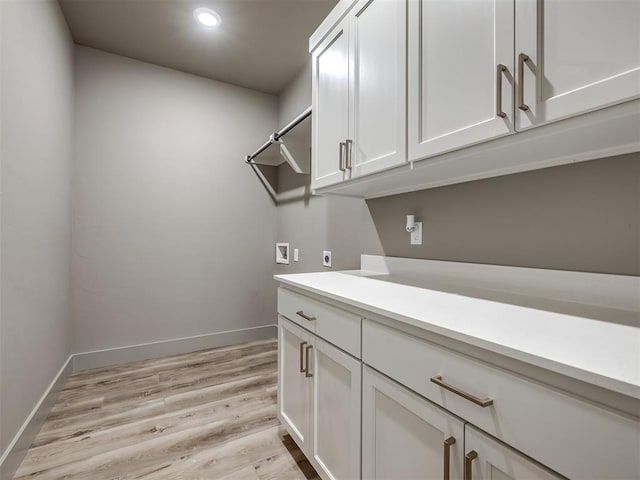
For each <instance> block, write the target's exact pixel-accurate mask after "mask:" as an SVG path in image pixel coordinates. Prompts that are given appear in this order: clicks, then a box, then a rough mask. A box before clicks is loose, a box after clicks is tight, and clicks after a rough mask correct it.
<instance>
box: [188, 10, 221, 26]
mask: <svg viewBox="0 0 640 480" xmlns="http://www.w3.org/2000/svg"><path fill="white" fill-rule="evenodd" d="M193 16H194V17H195V19H196V20H198V21H199V22H200V23H201V24H202V25H204V26H205V27H217V26H218V25H220V23H221V22H222V20H221V19H220V15H218V14H217V13H216V12H214V11H213V10H211V9H210V8H196V9H195V10H194V11H193Z"/></svg>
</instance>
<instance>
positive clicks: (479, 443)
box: [464, 424, 562, 480]
mask: <svg viewBox="0 0 640 480" xmlns="http://www.w3.org/2000/svg"><path fill="white" fill-rule="evenodd" d="M464 435H465V437H464V442H465V450H466V455H465V469H466V474H465V478H468V479H471V478H473V480H533V479H535V480H559V479H560V478H562V477H559V476H557V475H555V474H554V473H552V472H551V471H550V470H547V469H546V468H545V467H543V466H541V465H539V464H537V463H535V462H534V461H532V460H529V459H528V458H527V457H524V456H522V455H520V454H519V453H518V452H516V451H515V450H512V449H511V448H509V447H507V446H505V445H503V444H502V443H500V442H498V441H496V440H494V439H492V438H491V437H489V436H488V435H486V434H484V433H482V432H481V431H479V430H477V429H475V428H473V427H472V426H470V425H469V424H467V425H465V430H464Z"/></svg>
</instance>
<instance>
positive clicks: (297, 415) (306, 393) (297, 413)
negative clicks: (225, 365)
mask: <svg viewBox="0 0 640 480" xmlns="http://www.w3.org/2000/svg"><path fill="white" fill-rule="evenodd" d="M309 345H310V338H309V334H307V333H305V331H304V330H302V329H301V328H300V327H298V326H296V325H294V324H293V323H291V322H290V321H288V320H286V319H284V318H282V317H279V318H278V418H279V419H280V421H281V422H282V424H283V425H284V426H285V427H286V428H287V430H288V432H289V434H290V435H291V436H292V437H293V439H294V440H295V442H296V443H297V444H298V446H299V447H300V449H301V450H302V451H303V452H304V451H307V450H308V448H309V447H308V445H309V443H310V428H311V425H310V417H311V409H310V405H311V381H310V378H309V377H306V376H305V369H306V364H305V363H306V362H305V353H306V348H307V347H308V346H309Z"/></svg>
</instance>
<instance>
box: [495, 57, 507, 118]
mask: <svg viewBox="0 0 640 480" xmlns="http://www.w3.org/2000/svg"><path fill="white" fill-rule="evenodd" d="M506 71H507V67H505V66H504V65H503V64H501V63H499V64H498V67H497V69H496V90H497V92H496V115H497V116H498V117H500V118H504V117H506V116H507V114H506V113H504V112H503V111H502V74H503V72H506Z"/></svg>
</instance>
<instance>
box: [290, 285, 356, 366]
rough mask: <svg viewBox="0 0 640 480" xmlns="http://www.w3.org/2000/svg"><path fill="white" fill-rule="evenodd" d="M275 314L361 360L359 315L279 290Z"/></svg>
mask: <svg viewBox="0 0 640 480" xmlns="http://www.w3.org/2000/svg"><path fill="white" fill-rule="evenodd" d="M278 313H279V314H280V315H282V316H283V317H286V318H288V319H289V320H291V321H292V322H295V323H297V324H298V325H301V326H302V327H304V328H306V329H307V330H310V331H312V332H314V333H315V334H316V335H318V336H319V337H321V338H324V339H325V340H327V341H328V342H330V343H333V344H334V345H336V346H337V347H339V348H341V349H343V350H345V351H346V352H349V353H350V354H351V355H353V356H355V357H357V358H360V322H361V320H362V319H361V318H360V317H359V316H358V315H354V314H353V313H348V312H345V311H344V310H341V309H339V308H337V307H333V306H331V305H329V304H326V303H323V302H319V301H317V300H313V299H312V298H309V297H306V296H304V295H300V294H298V293H294V292H292V291H290V290H287V289H284V288H278Z"/></svg>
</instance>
